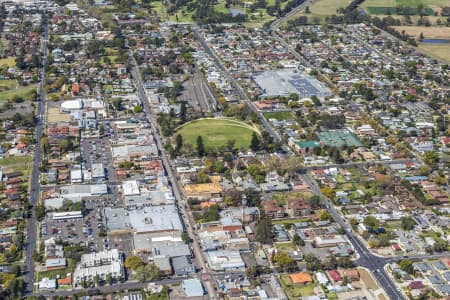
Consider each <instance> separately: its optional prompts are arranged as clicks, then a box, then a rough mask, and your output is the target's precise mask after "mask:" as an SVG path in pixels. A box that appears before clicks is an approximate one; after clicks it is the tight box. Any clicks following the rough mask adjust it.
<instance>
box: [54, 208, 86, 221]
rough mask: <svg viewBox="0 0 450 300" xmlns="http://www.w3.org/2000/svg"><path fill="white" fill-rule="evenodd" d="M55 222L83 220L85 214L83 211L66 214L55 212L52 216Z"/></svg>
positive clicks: (67, 212)
mask: <svg viewBox="0 0 450 300" xmlns="http://www.w3.org/2000/svg"><path fill="white" fill-rule="evenodd" d="M52 218H53V220H55V221H57V220H73V219H82V218H83V214H82V212H81V211H79V210H77V211H66V212H55V213H53V215H52Z"/></svg>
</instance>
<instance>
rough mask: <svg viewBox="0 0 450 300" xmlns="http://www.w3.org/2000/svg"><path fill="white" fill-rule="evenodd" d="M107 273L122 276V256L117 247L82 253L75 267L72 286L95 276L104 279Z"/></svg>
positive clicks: (117, 276) (116, 276)
mask: <svg viewBox="0 0 450 300" xmlns="http://www.w3.org/2000/svg"><path fill="white" fill-rule="evenodd" d="M108 274H110V275H111V276H112V277H115V278H122V277H123V276H124V267H123V257H122V255H121V254H120V253H119V251H118V250H117V249H112V250H107V251H101V252H98V253H88V254H83V255H82V256H81V261H80V263H79V264H78V265H77V267H76V268H75V272H74V276H73V277H74V286H77V285H79V284H80V283H82V282H83V281H85V280H94V279H95V277H96V276H99V278H100V279H103V280H105V279H106V276H107V275H108Z"/></svg>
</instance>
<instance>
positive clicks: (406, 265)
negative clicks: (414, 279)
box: [399, 259, 414, 274]
mask: <svg viewBox="0 0 450 300" xmlns="http://www.w3.org/2000/svg"><path fill="white" fill-rule="evenodd" d="M399 265H400V269H401V270H402V271H404V272H406V273H408V274H414V268H413V263H412V261H410V260H407V259H404V260H401V261H400V263H399Z"/></svg>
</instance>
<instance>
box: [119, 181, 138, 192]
mask: <svg viewBox="0 0 450 300" xmlns="http://www.w3.org/2000/svg"><path fill="white" fill-rule="evenodd" d="M122 190H123V195H124V196H132V195H139V194H140V191H139V184H138V182H137V181H136V180H128V181H124V182H123V183H122Z"/></svg>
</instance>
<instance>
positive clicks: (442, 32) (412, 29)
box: [392, 26, 450, 47]
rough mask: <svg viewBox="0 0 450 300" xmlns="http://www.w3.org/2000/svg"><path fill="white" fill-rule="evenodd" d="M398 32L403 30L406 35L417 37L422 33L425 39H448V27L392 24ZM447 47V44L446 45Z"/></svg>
mask: <svg viewBox="0 0 450 300" xmlns="http://www.w3.org/2000/svg"><path fill="white" fill-rule="evenodd" d="M392 28H394V29H395V30H397V31H398V32H402V31H405V33H406V34H407V35H410V36H413V37H415V38H419V36H420V33H423V35H424V38H426V39H449V38H450V27H426V26H393V27H392ZM447 47H448V45H447Z"/></svg>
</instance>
